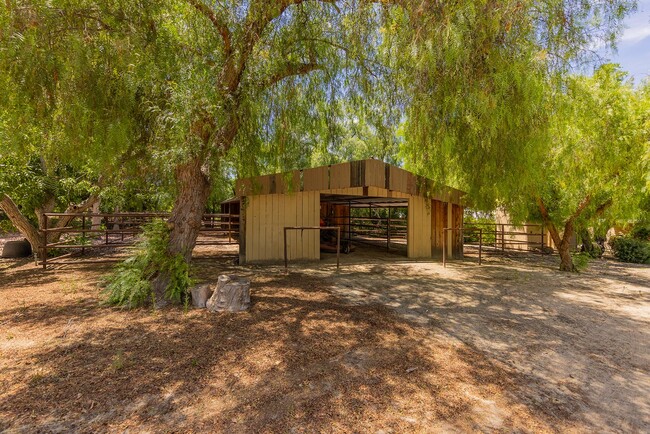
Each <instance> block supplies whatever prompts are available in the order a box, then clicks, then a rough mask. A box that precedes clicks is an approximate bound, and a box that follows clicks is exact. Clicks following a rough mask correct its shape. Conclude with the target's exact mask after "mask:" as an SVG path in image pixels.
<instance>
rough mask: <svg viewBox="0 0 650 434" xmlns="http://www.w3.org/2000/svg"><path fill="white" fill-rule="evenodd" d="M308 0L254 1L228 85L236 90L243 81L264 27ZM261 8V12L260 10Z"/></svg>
mask: <svg viewBox="0 0 650 434" xmlns="http://www.w3.org/2000/svg"><path fill="white" fill-rule="evenodd" d="M305 1H306V0H279V1H276V2H268V3H266V2H265V3H263V4H262V5H260V4H259V3H256V2H252V3H251V5H250V6H249V8H248V16H247V17H246V22H245V24H244V33H243V36H242V39H241V43H240V44H239V49H240V50H239V51H240V53H241V54H240V57H239V63H238V66H237V69H236V70H235V71H233V73H232V74H229V76H228V77H226V81H227V82H226V87H227V88H228V89H229V90H230V91H231V92H234V91H235V89H236V88H237V86H238V85H239V83H240V81H241V77H242V75H243V74H244V71H245V70H246V65H247V63H248V58H249V57H250V55H251V53H252V52H253V48H254V47H255V44H256V43H257V41H258V40H259V38H260V37H261V36H262V33H264V29H266V26H268V25H269V23H271V22H272V21H273V20H275V19H276V18H278V17H279V16H280V15H282V14H283V13H284V11H285V10H287V8H288V7H289V6H291V5H298V4H301V3H304V2H305ZM319 1H320V2H321V3H335V0H319ZM260 10H261V13H260V12H259V11H260Z"/></svg>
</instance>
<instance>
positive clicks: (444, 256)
mask: <svg viewBox="0 0 650 434" xmlns="http://www.w3.org/2000/svg"><path fill="white" fill-rule="evenodd" d="M446 247H447V228H443V229H442V267H443V268H446V267H447V249H446Z"/></svg>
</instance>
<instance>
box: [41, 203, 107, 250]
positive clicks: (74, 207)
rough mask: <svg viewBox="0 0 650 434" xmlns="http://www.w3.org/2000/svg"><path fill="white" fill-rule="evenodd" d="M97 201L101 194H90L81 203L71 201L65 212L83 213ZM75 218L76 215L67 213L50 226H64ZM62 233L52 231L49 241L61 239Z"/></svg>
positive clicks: (53, 241)
mask: <svg viewBox="0 0 650 434" xmlns="http://www.w3.org/2000/svg"><path fill="white" fill-rule="evenodd" d="M97 201H99V196H97V195H95V194H92V195H90V196H88V198H87V199H86V200H84V201H83V202H81V203H80V204H74V203H71V204H70V205H68V207H67V208H66V210H65V213H67V214H81V213H82V212H86V211H88V209H90V208H91V207H92V206H93V205H94V204H95V203H96V202H97ZM74 219H75V216H74V215H67V216H63V217H59V219H58V220H57V222H56V223H55V224H54V225H51V226H50V227H55V228H64V227H66V226H68V225H69V224H70V222H72V220H74ZM61 235H63V232H51V233H49V234H48V235H47V241H48V242H50V243H56V242H58V241H59V239H61Z"/></svg>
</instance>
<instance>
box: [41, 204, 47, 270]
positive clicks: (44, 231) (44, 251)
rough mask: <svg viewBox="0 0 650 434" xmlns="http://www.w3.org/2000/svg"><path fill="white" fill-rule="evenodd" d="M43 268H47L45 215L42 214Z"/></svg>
mask: <svg viewBox="0 0 650 434" xmlns="http://www.w3.org/2000/svg"><path fill="white" fill-rule="evenodd" d="M42 262H43V270H45V269H46V268H47V215H45V214H43V261H42Z"/></svg>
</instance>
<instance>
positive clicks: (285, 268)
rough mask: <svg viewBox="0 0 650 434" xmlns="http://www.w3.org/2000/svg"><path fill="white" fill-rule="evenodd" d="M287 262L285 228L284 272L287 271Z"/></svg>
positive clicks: (285, 235) (285, 233)
mask: <svg viewBox="0 0 650 434" xmlns="http://www.w3.org/2000/svg"><path fill="white" fill-rule="evenodd" d="M288 266H289V261H288V260H287V228H284V271H285V272H286V271H287V267H288Z"/></svg>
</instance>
